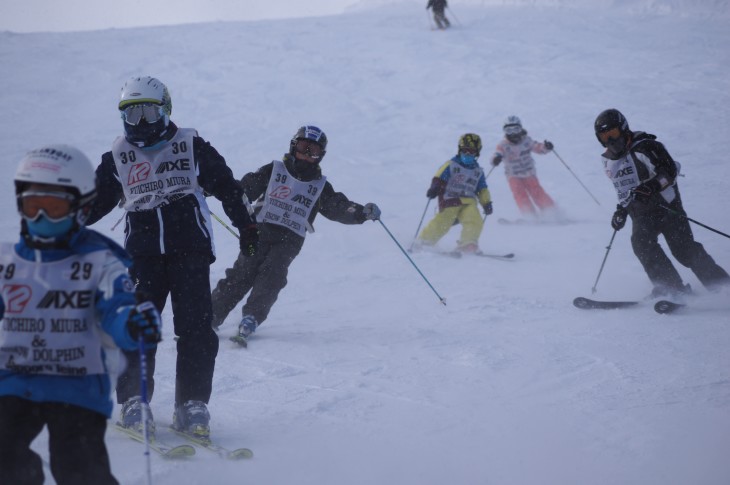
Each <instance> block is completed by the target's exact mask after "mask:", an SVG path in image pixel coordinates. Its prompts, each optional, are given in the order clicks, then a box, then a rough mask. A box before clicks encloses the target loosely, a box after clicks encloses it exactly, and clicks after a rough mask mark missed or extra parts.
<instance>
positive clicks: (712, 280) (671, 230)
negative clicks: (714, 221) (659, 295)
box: [630, 200, 730, 290]
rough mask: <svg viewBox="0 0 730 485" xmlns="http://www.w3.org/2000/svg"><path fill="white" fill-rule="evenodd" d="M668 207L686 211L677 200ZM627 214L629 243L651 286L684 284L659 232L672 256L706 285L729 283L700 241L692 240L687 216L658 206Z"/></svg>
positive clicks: (727, 277) (674, 286)
mask: <svg viewBox="0 0 730 485" xmlns="http://www.w3.org/2000/svg"><path fill="white" fill-rule="evenodd" d="M668 206H669V207H670V208H671V209H672V210H675V211H678V212H681V213H682V214H684V213H685V212H684V209H683V208H682V204H681V202H680V201H679V200H676V201H674V202H673V203H672V204H668ZM630 213H631V217H632V221H633V222H632V234H631V246H632V247H633V250H634V254H636V257H637V258H639V262H641V265H642V266H643V267H644V271H646V274H647V275H648V276H649V279H650V280H651V282H652V283H653V284H654V286H663V287H666V288H668V289H671V290H682V289H683V287H684V285H683V283H682V278H681V277H680V276H679V273H678V272H677V270H676V269H675V267H674V265H673V264H672V262H671V260H670V259H669V257H668V256H667V255H666V253H665V252H664V250H663V249H662V247H661V246H660V245H659V241H658V239H659V235H662V236H664V240H665V241H666V243H667V246H668V247H669V250H670V251H671V253H672V256H674V257H675V258H676V260H677V261H679V263H680V264H681V265H683V266H686V267H687V268H689V269H691V270H692V272H693V273H694V274H695V275H696V276H697V279H699V280H700V282H701V283H702V284H703V285H704V286H705V287H708V288H712V287H715V286H719V285H722V284H730V276H728V274H727V272H726V271H725V270H724V269H722V268H721V267H720V266H718V265H717V263H715V260H713V259H712V257H711V256H710V255H709V254H707V251H705V248H704V247H703V246H702V244H700V243H698V242H697V241H695V240H694V236H693V235H692V229H691V228H690V226H689V222H688V221H687V219H685V218H684V217H680V216H679V215H675V214H673V213H671V212H669V211H667V210H666V209H662V208H660V207H656V208H653V209H652V210H650V211H646V212H638V213H637V212H636V211H631V210H630Z"/></svg>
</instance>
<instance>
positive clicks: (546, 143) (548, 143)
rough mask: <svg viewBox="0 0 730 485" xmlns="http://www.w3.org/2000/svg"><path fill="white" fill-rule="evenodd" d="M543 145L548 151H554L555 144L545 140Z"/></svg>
mask: <svg viewBox="0 0 730 485" xmlns="http://www.w3.org/2000/svg"><path fill="white" fill-rule="evenodd" d="M542 144H543V145H545V149H546V150H552V149H553V142H551V141H548V140H545V141H544V142H542Z"/></svg>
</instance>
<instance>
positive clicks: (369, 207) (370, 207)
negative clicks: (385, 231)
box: [362, 202, 380, 221]
mask: <svg viewBox="0 0 730 485" xmlns="http://www.w3.org/2000/svg"><path fill="white" fill-rule="evenodd" d="M362 213H363V215H364V216H365V220H366V221H377V220H378V219H380V207H378V205H377V204H373V203H372V202H368V203H367V204H365V207H363V208H362Z"/></svg>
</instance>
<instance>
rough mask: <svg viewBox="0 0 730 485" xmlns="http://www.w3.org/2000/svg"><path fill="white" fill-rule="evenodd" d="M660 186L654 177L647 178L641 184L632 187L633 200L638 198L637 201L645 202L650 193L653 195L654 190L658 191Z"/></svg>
mask: <svg viewBox="0 0 730 485" xmlns="http://www.w3.org/2000/svg"><path fill="white" fill-rule="evenodd" d="M660 188H661V185H660V184H659V182H658V181H657V180H655V179H651V180H647V181H646V182H644V183H643V184H641V185H638V186H636V187H634V188H633V189H632V190H631V193H632V194H633V196H634V200H638V201H639V202H646V201H648V200H649V199H650V198H651V196H652V195H654V192H658V191H659V189H660Z"/></svg>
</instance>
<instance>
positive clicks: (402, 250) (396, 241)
mask: <svg viewBox="0 0 730 485" xmlns="http://www.w3.org/2000/svg"><path fill="white" fill-rule="evenodd" d="M378 222H379V223H380V225H381V226H383V229H385V232H387V233H388V236H390V238H391V239H392V240H393V242H394V243H395V244H396V245H397V246H398V249H400V250H401V252H402V253H403V254H404V255H405V256H406V258H408V261H410V262H411V264H412V265H413V267H414V268H416V271H418V274H420V275H421V278H423V281H425V282H426V284H427V285H428V286H429V288H431V291H433V292H434V293H435V294H436V296H437V297H438V299H439V301H440V302H441V304H442V305H444V306H446V300H445V299H444V298H443V297H442V296H441V295H439V293H438V291H436V288H434V287H433V285H432V284H431V282H430V281H428V278H426V277H425V276H424V275H423V273H422V272H421V270H420V269H419V268H418V266H416V263H414V262H413V260H412V259H411V257H410V256H408V253H407V252H406V250H405V249H403V246H401V245H400V243H399V242H398V240H397V239H396V238H395V236H393V234H392V233H391V232H390V231H389V230H388V228H387V227H386V226H385V224H384V223H383V221H381V220H380V219H378Z"/></svg>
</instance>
